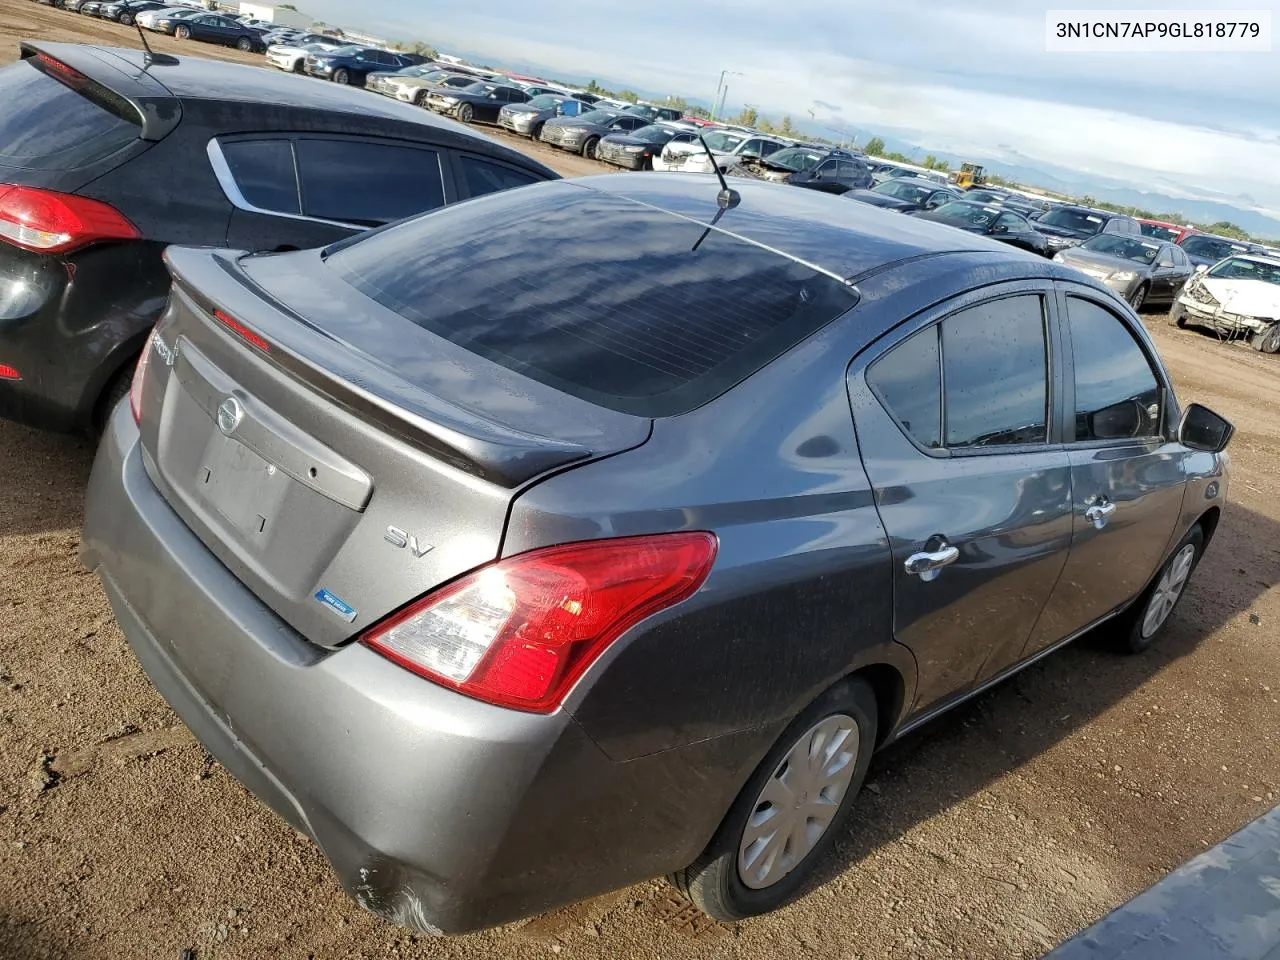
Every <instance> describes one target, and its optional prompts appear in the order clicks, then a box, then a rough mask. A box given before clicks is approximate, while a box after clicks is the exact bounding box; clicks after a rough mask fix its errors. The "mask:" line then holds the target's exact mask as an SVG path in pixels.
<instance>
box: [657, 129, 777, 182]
mask: <svg viewBox="0 0 1280 960" xmlns="http://www.w3.org/2000/svg"><path fill="white" fill-rule="evenodd" d="M703 139H704V140H706V141H707V146H708V147H710V148H711V156H707V151H706V150H705V149H704V148H703V146H702V142H701V141H700V140H697V139H694V140H692V141H685V142H676V141H672V142H671V143H668V144H667V145H666V146H665V147H663V148H662V153H660V154H659V155H657V156H655V157H654V158H653V169H654V170H663V171H674V170H678V171H680V172H682V173H715V169H716V167H719V168H720V169H721V170H725V171H727V170H732V169H733V168H734V167H736V166H738V165H739V164H741V163H742V162H743V161H745V160H759V159H762V158H764V157H767V156H769V154H771V153H774V152H775V151H778V150H781V149H782V148H783V147H784V146H786V144H784V143H783V142H782V141H781V140H779V139H777V138H775V137H766V136H764V135H763V134H758V133H757V134H748V133H738V132H736V131H731V130H712V131H711V132H709V133H706V134H703Z"/></svg>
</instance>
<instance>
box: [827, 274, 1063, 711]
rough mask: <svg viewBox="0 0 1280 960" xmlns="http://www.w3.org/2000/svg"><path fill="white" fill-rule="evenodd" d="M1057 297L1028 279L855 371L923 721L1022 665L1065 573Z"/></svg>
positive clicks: (853, 390) (933, 321) (948, 310)
mask: <svg viewBox="0 0 1280 960" xmlns="http://www.w3.org/2000/svg"><path fill="white" fill-rule="evenodd" d="M1051 293H1052V291H1051V290H1050V289H1049V288H1048V286H1047V285H1040V284H1037V283H1031V282H1021V283H1015V284H1001V285H999V286H997V287H992V288H987V289H985V290H983V291H980V292H978V293H974V294H969V295H966V296H965V297H963V298H960V299H959V300H957V301H953V302H952V303H951V304H949V305H947V306H945V307H943V308H940V309H937V310H934V311H930V313H929V315H927V316H925V317H922V318H918V319H917V320H914V321H912V322H911V323H910V324H909V325H907V326H906V327H904V328H903V329H902V331H901V332H895V334H894V335H893V336H894V337H895V341H894V342H893V343H891V344H885V345H884V346H883V347H880V346H878V347H877V348H873V350H872V351H868V354H873V356H872V357H870V358H868V359H866V360H865V361H864V360H863V359H862V358H859V361H858V362H855V364H854V365H853V366H852V367H851V368H850V377H849V387H850V398H851V402H852V404H853V410H854V419H855V422H856V425H857V431H858V444H859V448H860V449H861V452H862V457H863V463H864V465H865V467H866V471H867V475H868V477H869V478H870V480H871V483H872V486H873V487H874V489H875V495H876V503H877V506H878V508H879V511H880V517H881V521H882V522H883V524H884V527H885V530H886V532H887V533H888V535H889V541H890V547H891V549H892V553H893V576H894V584H893V590H894V596H893V607H894V634H895V637H896V639H897V640H898V641H899V642H901V643H903V644H905V645H906V646H908V647H909V648H910V649H911V651H912V652H913V653H914V654H915V657H916V660H917V663H918V666H919V681H918V685H917V697H918V698H917V701H916V703H915V704H914V709H915V711H917V712H918V711H921V710H926V709H928V708H929V707H930V706H934V705H940V704H941V703H943V702H945V701H946V700H949V699H951V698H953V697H955V696H957V695H960V694H963V693H965V692H966V691H968V690H969V689H971V688H972V687H973V685H974V683H975V682H976V681H977V680H978V679H979V678H980V677H982V676H986V675H989V674H991V673H994V672H998V670H1000V669H1002V668H1003V667H1005V666H1007V665H1009V664H1011V663H1013V662H1014V661H1015V660H1016V659H1017V658H1018V656H1019V655H1020V653H1021V651H1022V649H1023V648H1024V646H1025V645H1026V641H1027V638H1028V637H1029V636H1030V634H1031V631H1032V628H1033V626H1034V625H1035V623H1036V620H1037V619H1038V618H1039V616H1040V611H1041V609H1042V608H1043V606H1044V604H1045V603H1046V602H1047V601H1048V599H1049V596H1050V594H1051V592H1052V590H1053V586H1054V583H1055V582H1056V581H1057V579H1058V575H1059V574H1060V573H1061V571H1062V568H1063V565H1064V564H1065V562H1066V557H1067V551H1068V549H1069V547H1070V542H1071V490H1070V483H1071V468H1070V463H1069V461H1068V458H1067V454H1066V451H1065V450H1064V449H1063V447H1062V445H1061V443H1060V442H1058V441H1059V437H1058V436H1057V435H1056V433H1057V431H1055V430H1054V429H1053V424H1054V418H1053V416H1052V410H1053V409H1055V408H1056V406H1057V404H1058V403H1059V402H1060V401H1059V400H1058V399H1057V397H1058V396H1059V394H1060V388H1059V387H1058V386H1057V384H1056V378H1055V377H1054V376H1053V370H1054V366H1053V364H1051V362H1050V357H1051V356H1052V354H1053V351H1050V350H1049V349H1048V346H1047V345H1048V343H1049V342H1051V338H1050V336H1049V333H1050V331H1052V330H1053V315H1054V309H1053V301H1052V297H1051ZM865 356H866V355H864V357H865Z"/></svg>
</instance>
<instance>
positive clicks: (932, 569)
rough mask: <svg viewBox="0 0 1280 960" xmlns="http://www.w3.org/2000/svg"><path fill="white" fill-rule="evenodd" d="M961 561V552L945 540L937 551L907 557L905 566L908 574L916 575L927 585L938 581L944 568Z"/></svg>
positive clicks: (925, 551) (923, 551)
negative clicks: (931, 581)
mask: <svg viewBox="0 0 1280 960" xmlns="http://www.w3.org/2000/svg"><path fill="white" fill-rule="evenodd" d="M959 559H960V550H959V548H958V547H953V546H951V545H950V544H949V543H947V542H946V541H945V540H944V541H943V542H942V544H941V546H939V547H938V549H937V550H922V551H920V552H919V553H913V554H912V555H911V556H909V557H907V562H906V563H905V564H903V566H904V567H905V568H906V571H907V573H910V574H914V575H915V576H917V577H919V578H920V579H921V580H923V581H924V582H925V583H928V582H929V581H930V580H936V579H938V574H940V573H941V572H942V568H943V567H948V566H950V565H951V564H953V563H955V562H956V561H957V560H959Z"/></svg>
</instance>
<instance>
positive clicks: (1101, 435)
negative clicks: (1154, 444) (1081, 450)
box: [1067, 297, 1161, 442]
mask: <svg viewBox="0 0 1280 960" xmlns="http://www.w3.org/2000/svg"><path fill="white" fill-rule="evenodd" d="M1067 321H1068V326H1069V328H1070V331H1071V352H1072V355H1073V358H1074V361H1075V363H1074V365H1075V385H1076V391H1075V392H1076V409H1075V420H1076V429H1075V438H1076V440H1077V441H1082V442H1087V441H1097V440H1121V439H1131V438H1149V437H1158V436H1159V435H1160V432H1161V431H1160V423H1161V417H1160V408H1161V404H1160V399H1161V397H1160V384H1159V381H1158V380H1157V379H1156V377H1155V374H1154V373H1152V371H1151V364H1150V362H1149V361H1148V360H1147V355H1146V353H1145V352H1144V351H1143V349H1142V347H1140V346H1139V345H1138V342H1137V341H1136V340H1135V339H1134V337H1133V334H1132V333H1130V332H1129V328H1128V326H1127V325H1126V324H1125V323H1124V322H1123V321H1122V320H1120V318H1119V317H1117V316H1116V315H1115V314H1113V313H1111V312H1110V311H1109V310H1106V309H1104V308H1103V307H1100V306H1098V305H1097V304H1096V303H1093V302H1091V301H1089V300H1083V299H1081V298H1079V297H1068V298H1067Z"/></svg>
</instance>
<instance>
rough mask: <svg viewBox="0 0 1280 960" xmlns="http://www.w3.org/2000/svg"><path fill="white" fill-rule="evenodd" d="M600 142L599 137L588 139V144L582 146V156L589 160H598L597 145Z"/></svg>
mask: <svg viewBox="0 0 1280 960" xmlns="http://www.w3.org/2000/svg"><path fill="white" fill-rule="evenodd" d="M599 142H600V138H599V137H587V141H586V143H584V144H583V145H582V155H583V156H584V157H586V158H587V159H588V160H594V159H595V158H596V145H597V144H598V143H599Z"/></svg>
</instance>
